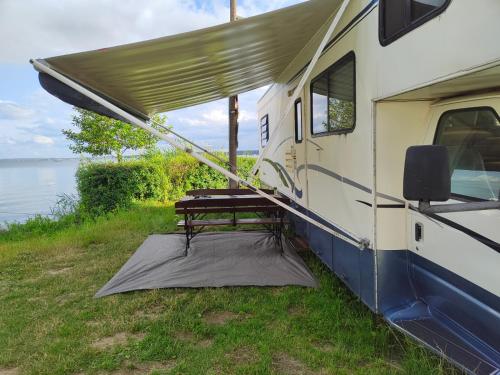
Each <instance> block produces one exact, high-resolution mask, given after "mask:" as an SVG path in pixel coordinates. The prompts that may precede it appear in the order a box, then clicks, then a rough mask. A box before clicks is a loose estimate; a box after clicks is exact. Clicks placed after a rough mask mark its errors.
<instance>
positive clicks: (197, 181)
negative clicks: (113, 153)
mask: <svg viewBox="0 0 500 375" xmlns="http://www.w3.org/2000/svg"><path fill="white" fill-rule="evenodd" d="M216 155H217V156H218V157H219V158H220V159H222V160H225V159H227V156H226V155H225V154H223V153H217V154H216ZM205 156H206V157H208V158H209V159H210V160H212V161H213V162H215V163H217V164H219V165H222V166H223V167H225V168H227V166H226V165H224V164H223V163H221V162H220V161H219V160H217V159H216V158H213V157H211V156H208V155H205ZM144 160H147V161H148V162H149V163H152V164H155V165H157V166H158V167H159V168H161V169H162V170H163V171H164V174H165V176H166V179H167V180H168V182H167V183H166V184H165V186H167V190H166V198H167V199H169V200H176V199H179V198H180V197H182V196H184V194H185V192H186V191H187V190H192V189H222V188H226V187H227V185H228V180H227V177H225V176H224V175H223V174H222V173H220V172H217V171H216V170H214V169H212V168H210V167H208V166H207V165H205V164H203V163H200V162H199V161H198V160H196V159H195V158H194V157H193V156H191V155H189V154H186V153H185V152H181V151H167V152H164V153H162V152H159V151H157V152H153V153H150V154H148V155H146V156H145V157H144ZM255 160H256V159H255V158H253V157H248V156H240V157H238V169H239V170H240V177H243V178H247V177H248V174H249V173H250V170H251V169H252V167H253V165H254V164H255Z"/></svg>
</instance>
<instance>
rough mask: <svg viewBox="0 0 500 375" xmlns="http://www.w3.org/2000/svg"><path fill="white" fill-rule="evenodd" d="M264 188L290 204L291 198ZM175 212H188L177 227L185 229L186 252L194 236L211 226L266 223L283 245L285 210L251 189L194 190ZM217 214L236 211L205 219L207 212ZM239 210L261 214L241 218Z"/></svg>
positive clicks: (180, 213) (178, 203)
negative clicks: (220, 216) (238, 215)
mask: <svg viewBox="0 0 500 375" xmlns="http://www.w3.org/2000/svg"><path fill="white" fill-rule="evenodd" d="M263 191H264V192H266V193H267V194H270V195H272V196H273V197H274V198H276V199H278V200H280V201H281V202H283V203H286V204H289V203H290V202H289V199H288V198H286V197H283V196H281V195H278V194H275V192H274V191H273V190H269V189H263ZM175 213H176V214H178V215H184V220H181V221H179V222H178V224H177V226H178V227H182V228H184V230H185V233H186V251H187V250H188V248H189V246H190V242H191V240H192V239H193V237H195V236H196V235H197V234H198V233H200V232H201V231H202V230H203V229H204V228H205V227H210V226H227V225H231V226H239V225H263V226H264V227H266V228H268V229H269V230H270V231H271V232H272V233H273V235H274V236H275V238H276V240H277V241H278V243H279V244H280V246H281V245H282V244H281V234H282V231H283V226H284V225H285V224H286V220H285V210H284V209H283V208H282V207H280V206H278V205H277V204H275V203H273V202H271V201H270V200H268V199H266V198H263V197H261V196H260V195H257V194H256V193H255V192H253V191H252V190H249V189H199V190H190V191H188V192H187V193H186V196H185V197H184V198H183V199H181V200H180V201H178V202H176V203H175ZM216 213H220V214H224V213H225V214H232V215H233V217H232V218H215V219H213V218H208V219H207V218H205V216H206V215H207V214H216ZM237 213H254V214H256V215H257V216H258V217H256V218H237V216H236V214H237ZM195 229H197V230H196V231H195Z"/></svg>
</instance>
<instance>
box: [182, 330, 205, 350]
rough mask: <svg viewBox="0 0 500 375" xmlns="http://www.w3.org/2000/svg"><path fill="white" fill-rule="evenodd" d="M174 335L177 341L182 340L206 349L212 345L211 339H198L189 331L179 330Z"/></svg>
mask: <svg viewBox="0 0 500 375" xmlns="http://www.w3.org/2000/svg"><path fill="white" fill-rule="evenodd" d="M174 337H175V338H176V340H178V341H182V342H185V343H189V344H193V345H195V346H197V347H199V348H202V349H206V348H209V347H211V346H212V345H213V343H214V342H213V340H212V339H204V340H198V339H197V338H196V336H195V335H194V334H193V333H192V332H189V331H179V332H176V333H175V335H174Z"/></svg>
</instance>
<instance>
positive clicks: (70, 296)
mask: <svg viewBox="0 0 500 375" xmlns="http://www.w3.org/2000/svg"><path fill="white" fill-rule="evenodd" d="M78 297H79V294H78V293H66V294H61V295H60V296H57V297H56V302H57V303H58V304H59V305H64V304H65V303H67V302H71V301H74V300H75V299H77V298H78Z"/></svg>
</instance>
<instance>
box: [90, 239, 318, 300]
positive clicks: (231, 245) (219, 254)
mask: <svg viewBox="0 0 500 375" xmlns="http://www.w3.org/2000/svg"><path fill="white" fill-rule="evenodd" d="M185 246H186V238H185V236H184V235H183V234H163V235H162V234H156V235H151V236H149V237H148V238H147V239H146V241H144V243H143V244H142V245H141V246H140V247H139V249H138V250H137V251H136V252H135V254H134V255H132V257H131V258H130V259H129V260H128V261H127V263H125V265H124V266H123V267H122V268H121V269H120V271H118V273H117V274H116V275H115V276H114V277H113V278H112V279H111V280H110V281H109V282H108V283H107V284H106V285H104V287H102V289H101V290H99V291H98V292H97V294H96V295H95V296H96V297H104V296H107V295H110V294H115V293H123V292H129V291H133V290H141V289H161V288H200V287H222V286H284V285H299V286H305V287H316V286H317V282H316V279H315V278H314V275H313V274H312V272H311V271H310V270H309V268H308V267H307V265H306V264H305V263H304V261H303V260H302V258H301V257H300V256H299V255H298V254H297V253H296V252H295V250H294V249H293V248H292V247H291V246H290V245H289V244H288V243H287V241H283V254H282V252H281V248H280V247H279V246H278V244H277V243H276V241H275V239H274V238H273V236H272V235H271V234H270V233H269V232H260V231H259V232H257V231H248V232H244V231H239V232H213V233H201V234H198V235H197V236H196V237H195V238H193V240H192V242H191V247H190V249H189V250H188V254H187V256H185V255H184V251H185Z"/></svg>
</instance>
